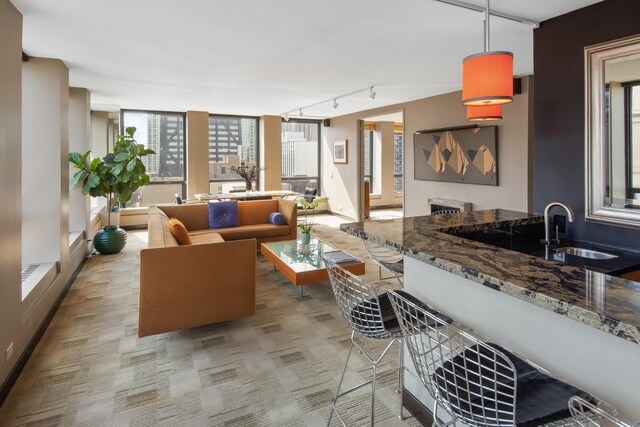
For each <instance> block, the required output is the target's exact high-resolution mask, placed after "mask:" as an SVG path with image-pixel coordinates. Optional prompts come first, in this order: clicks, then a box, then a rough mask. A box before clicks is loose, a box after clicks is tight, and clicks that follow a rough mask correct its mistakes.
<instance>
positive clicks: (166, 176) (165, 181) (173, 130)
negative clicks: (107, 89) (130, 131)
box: [122, 110, 185, 207]
mask: <svg viewBox="0 0 640 427" xmlns="http://www.w3.org/2000/svg"><path fill="white" fill-rule="evenodd" d="M184 124H185V115H184V114H183V113H164V112H162V113H161V112H152V111H133V110H123V111H122V129H126V128H127V127H129V126H135V127H136V129H137V130H136V133H135V138H136V141H137V142H138V143H139V144H143V145H144V146H145V147H147V148H150V149H152V150H154V151H155V152H156V154H152V155H150V156H147V157H145V158H144V163H145V166H146V168H147V174H148V175H149V177H150V178H151V184H150V185H149V186H147V187H142V188H140V189H139V190H138V191H136V192H135V193H134V194H133V197H132V198H131V200H130V201H129V202H128V203H127V207H138V206H154V205H156V204H158V203H170V202H172V201H174V200H175V197H174V195H175V194H176V193H177V194H180V195H181V196H182V197H184V192H185V188H184V187H185V179H184V177H185V162H184V151H185V150H184V147H185V139H184V135H185V128H184Z"/></svg>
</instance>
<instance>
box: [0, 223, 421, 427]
mask: <svg viewBox="0 0 640 427" xmlns="http://www.w3.org/2000/svg"><path fill="white" fill-rule="evenodd" d="M128 233H129V241H128V244H127V247H126V248H125V249H124V250H123V251H122V252H121V253H119V254H117V255H110V256H91V257H90V258H89V259H88V260H87V262H86V263H85V265H84V267H83V268H82V270H81V271H80V274H79V275H78V277H77V278H76V280H75V282H74V284H73V285H72V286H71V288H70V290H69V292H68V294H67V296H66V297H65V299H64V301H63V302H62V304H61V306H60V308H59V309H58V311H57V313H56V315H55V316H54V318H53V320H52V322H51V324H50V326H49V328H48V329H47V331H46V332H45V334H44V336H43V337H42V339H41V341H40V343H39V344H38V346H37V348H36V350H35V351H34V353H33V354H32V356H31V358H30V360H29V361H28V363H27V365H26V367H25V369H24V370H23V372H22V374H21V375H20V378H19V379H18V381H17V383H16V385H15V386H14V387H13V390H12V391H11V393H10V395H9V397H8V398H7V400H6V401H5V402H4V404H3V406H2V407H1V408H0V425H2V426H69V425H77V426H156V425H166V426H175V425H178V424H182V425H185V426H200V425H202V426H300V425H312V426H315V425H317V426H321V425H325V424H326V420H327V417H328V415H329V410H330V401H331V398H332V397H333V394H334V393H335V389H336V387H337V381H338V379H339V375H340V373H341V370H342V366H343V363H344V360H345V358H346V354H347V350H348V348H349V342H350V341H349V336H350V332H351V331H350V329H349V328H348V326H347V325H346V324H345V322H344V320H343V319H342V318H341V316H340V314H339V312H338V310H337V307H336V303H335V299H334V297H333V294H332V291H331V287H330V285H329V283H328V282H327V283H323V284H314V285H309V286H305V297H304V298H303V299H299V292H298V291H299V290H298V289H297V288H296V287H295V286H293V285H292V284H291V283H289V282H288V281H287V279H286V278H285V277H284V276H283V275H282V274H280V273H279V272H277V271H275V272H274V271H273V267H272V265H271V263H269V262H268V261H267V260H266V259H265V258H264V257H263V256H261V255H258V262H257V273H256V288H257V289H256V315H255V316H253V317H249V318H244V319H239V320H234V321H230V322H224V323H220V324H216V325H208V326H203V327H198V328H193V329H189V330H183V331H176V332H170V333H166V334H160V335H155V336H151V337H145V338H138V336H137V314H138V312H137V304H138V289H139V288H138V284H139V260H140V256H139V253H140V249H142V248H144V247H145V246H146V237H147V236H146V230H138V231H129V232H128ZM313 234H314V237H318V238H320V239H322V240H325V241H326V242H327V243H329V244H331V245H332V246H334V247H336V248H339V249H341V250H345V251H347V252H349V253H351V254H352V255H354V256H356V257H358V258H360V259H362V260H367V257H366V252H365V250H364V245H363V244H362V241H361V240H360V239H358V238H356V237H353V236H351V235H348V234H347V233H344V232H341V231H339V230H338V229H336V228H332V227H329V226H324V225H317V226H316V227H315V228H314V232H313ZM176 268H178V267H176ZM212 274H215V271H212ZM365 277H367V278H369V279H377V277H378V269H377V267H376V266H374V265H373V264H372V263H371V262H369V261H368V260H367V273H366V275H365ZM185 286H187V284H185ZM167 315H168V316H169V315H171V313H167ZM381 344H383V343H372V345H371V347H369V348H374V347H375V348H376V349H382V348H383V347H384V346H383V345H381ZM367 345H369V344H367ZM396 364H397V350H395V349H394V350H393V353H392V354H389V355H387V362H386V363H385V365H384V366H383V367H382V370H383V371H384V370H386V369H389V368H392V367H395V366H396ZM347 372H348V373H347V376H346V377H345V383H344V385H343V387H344V388H346V387H350V386H353V385H356V384H359V383H360V382H362V381H364V380H365V379H367V378H368V377H369V375H370V368H369V366H368V364H367V363H366V362H365V361H363V359H362V358H361V357H360V356H359V355H357V353H354V354H353V355H352V358H351V361H350V364H349V369H348V371H347ZM395 388H396V387H395V376H389V377H387V378H385V379H383V380H381V381H380V382H379V383H378V387H377V402H376V405H377V406H376V417H377V421H378V423H379V424H380V425H385V426H394V425H419V424H418V423H417V421H415V420H414V419H413V418H409V419H407V420H405V421H400V420H399V419H398V418H397V415H398V405H399V396H398V395H397V394H396V393H395ZM369 393H370V388H369V387H364V388H363V389H361V390H359V391H357V392H355V393H352V394H351V395H349V396H347V397H346V398H344V399H342V400H341V401H340V402H339V404H338V407H339V408H340V411H341V414H342V415H343V416H344V417H345V420H346V421H347V422H348V424H349V425H364V424H367V423H368V418H369V408H370V406H369V405H370V394H369ZM333 425H339V422H338V421H337V418H336V417H335V416H334V419H333Z"/></svg>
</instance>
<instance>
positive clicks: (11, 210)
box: [0, 0, 22, 384]
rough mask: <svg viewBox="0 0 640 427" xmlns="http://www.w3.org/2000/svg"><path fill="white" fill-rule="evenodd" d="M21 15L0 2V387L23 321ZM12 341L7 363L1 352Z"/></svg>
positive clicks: (4, 0) (7, 373)
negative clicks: (21, 299) (0, 205)
mask: <svg viewBox="0 0 640 427" xmlns="http://www.w3.org/2000/svg"><path fill="white" fill-rule="evenodd" d="M21 55H22V15H21V14H20V12H18V11H17V10H16V8H15V7H13V5H12V4H11V3H10V2H9V0H0V129H2V132H0V195H1V196H2V199H3V200H4V203H3V204H2V205H3V206H2V209H0V283H1V284H2V285H1V286H0V384H2V383H4V381H5V380H6V378H7V377H8V376H9V373H10V372H11V369H12V368H13V366H14V365H15V362H16V359H17V358H16V355H18V354H20V350H21V348H19V347H17V345H18V343H17V341H18V338H19V331H18V329H19V328H20V323H21V318H20V317H21V306H20V297H21V276H20V275H21V251H20V248H21V233H20V229H21V223H22V219H21V209H22V203H21V200H22V194H21V190H20V189H21V181H22V174H21V169H22V155H21V143H20V141H21V139H22V92H21V88H22V63H21ZM12 342H13V343H14V348H15V350H14V356H13V358H12V359H11V360H9V361H8V362H7V361H6V360H5V351H6V349H7V347H9V345H10V344H11V343H12Z"/></svg>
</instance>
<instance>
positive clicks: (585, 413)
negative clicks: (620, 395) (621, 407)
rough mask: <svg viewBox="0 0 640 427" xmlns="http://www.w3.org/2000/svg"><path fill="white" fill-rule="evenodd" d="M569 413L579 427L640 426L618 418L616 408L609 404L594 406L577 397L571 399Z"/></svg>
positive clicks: (601, 403)
mask: <svg viewBox="0 0 640 427" xmlns="http://www.w3.org/2000/svg"><path fill="white" fill-rule="evenodd" d="M569 412H571V417H572V418H573V421H574V423H575V425H576V426H578V427H600V426H604V425H607V426H615V427H637V426H640V422H637V423H635V424H627V423H625V422H623V421H621V420H620V419H618V418H616V415H617V411H616V408H614V407H613V406H611V405H609V404H607V403H604V402H600V404H599V405H594V404H593V403H591V402H589V401H588V400H585V399H583V398H581V397H577V396H574V397H572V398H571V399H569ZM605 420H606V421H605ZM603 421H604V422H603Z"/></svg>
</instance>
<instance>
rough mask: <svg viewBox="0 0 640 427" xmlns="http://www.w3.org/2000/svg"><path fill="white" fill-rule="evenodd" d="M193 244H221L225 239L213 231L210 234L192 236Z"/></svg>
mask: <svg viewBox="0 0 640 427" xmlns="http://www.w3.org/2000/svg"><path fill="white" fill-rule="evenodd" d="M190 237H191V242H192V243H193V244H194V245H203V244H205V243H221V242H224V239H223V238H222V236H221V235H220V234H219V233H215V232H213V230H211V231H210V232H208V233H199V234H196V235H193V234H191V235H190Z"/></svg>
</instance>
